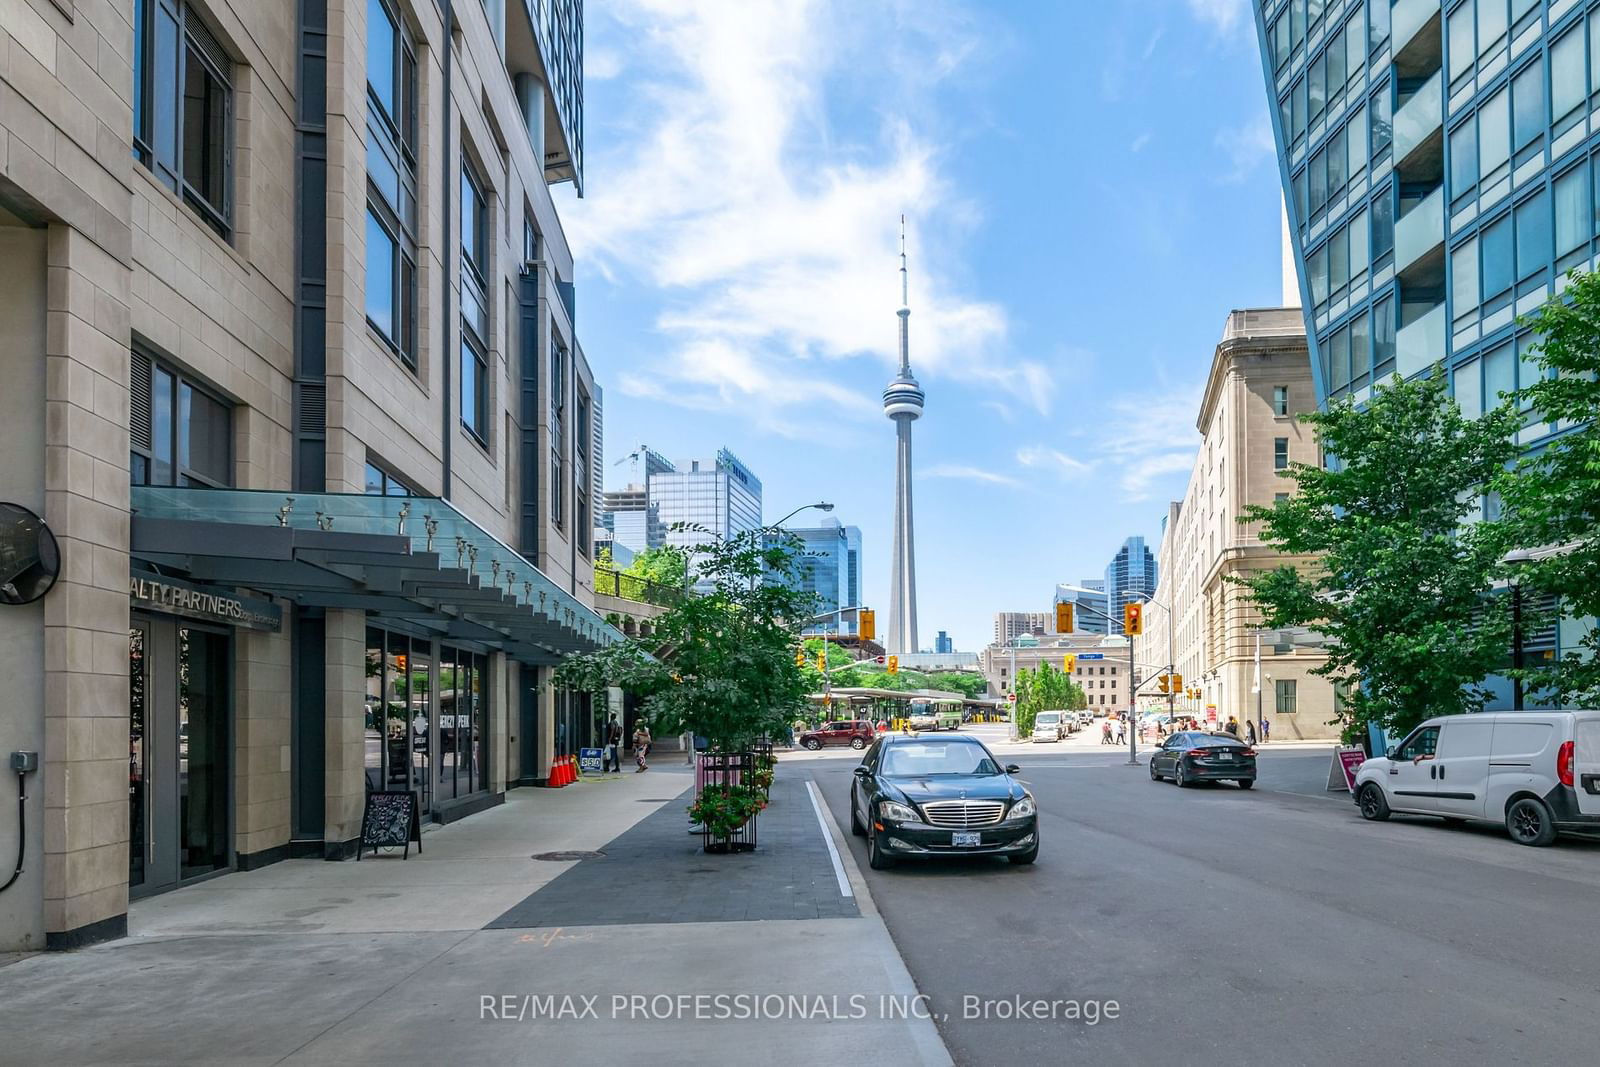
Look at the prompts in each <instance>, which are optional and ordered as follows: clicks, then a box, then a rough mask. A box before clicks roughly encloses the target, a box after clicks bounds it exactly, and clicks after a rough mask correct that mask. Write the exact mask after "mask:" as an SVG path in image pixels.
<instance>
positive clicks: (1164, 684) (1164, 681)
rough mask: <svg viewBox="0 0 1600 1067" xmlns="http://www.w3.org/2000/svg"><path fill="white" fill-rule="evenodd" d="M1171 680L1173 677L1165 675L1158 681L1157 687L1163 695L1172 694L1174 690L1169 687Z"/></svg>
mask: <svg viewBox="0 0 1600 1067" xmlns="http://www.w3.org/2000/svg"><path fill="white" fill-rule="evenodd" d="M1171 678H1172V675H1170V674H1163V675H1162V676H1161V677H1160V678H1157V679H1156V687H1157V688H1158V689H1160V690H1161V691H1162V692H1163V693H1170V692H1171V691H1172V690H1171V689H1169V688H1168V685H1169V681H1170V679H1171Z"/></svg>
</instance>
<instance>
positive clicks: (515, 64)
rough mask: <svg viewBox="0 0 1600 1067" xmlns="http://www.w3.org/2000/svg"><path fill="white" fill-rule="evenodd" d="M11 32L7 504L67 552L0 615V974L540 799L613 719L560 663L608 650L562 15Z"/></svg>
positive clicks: (265, 7) (571, 36) (93, 24)
mask: <svg viewBox="0 0 1600 1067" xmlns="http://www.w3.org/2000/svg"><path fill="white" fill-rule="evenodd" d="M0 12H3V13H4V16H5V17H4V18H0V338H3V342H0V367H3V369H4V372H5V380H6V388H5V389H3V390H0V450H3V452H4V455H5V456H6V457H7V462H6V463H5V464H4V465H3V466H0V501H8V502H13V503H16V504H19V505H21V506H23V507H25V508H27V509H29V510H31V511H33V512H34V513H36V514H37V515H39V516H41V517H42V518H43V519H44V521H45V522H46V523H47V524H48V526H49V527H50V529H51V530H52V531H53V533H54V536H55V538H56V540H57V543H58V545H59V555H60V576H59V580H58V581H57V583H56V585H55V587H54V588H53V589H52V590H51V591H50V592H49V593H47V594H46V595H45V596H43V597H42V598H41V599H39V600H37V601H35V602H33V603H30V604H26V605H16V606H0V682H3V684H4V688H5V691H6V693H7V696H8V701H9V708H8V713H7V714H6V715H4V716H0V751H4V752H11V751H14V750H15V751H27V752H37V753H39V754H40V756H41V761H40V762H41V769H40V771H39V772H38V773H37V774H36V775H33V776H30V778H29V779H28V780H27V784H26V788H27V794H28V806H27V814H26V820H27V824H26V827H27V847H26V853H25V855H24V873H23V875H22V878H21V879H20V880H19V881H18V883H17V885H15V886H13V887H12V889H11V890H10V891H9V892H7V893H5V894H3V895H0V950H7V949H30V948H39V947H45V946H50V947H71V946H73V945H78V944H83V943H87V942H90V941H94V940H100V939H104V938H108V937H115V936H118V935H120V934H121V933H122V931H123V930H125V928H126V915H127V911H128V906H129V901H130V899H137V898H138V897H139V896H141V895H144V894H147V893H151V892H158V891H160V890H162V889H164V888H168V887H170V886H173V885H179V884H184V883H186V882H188V881H190V880H192V879H195V878H199V877H211V876H214V875H215V874H216V873H218V872H224V871H228V870H233V869H248V868H251V867H255V866H259V865H262V864H265V863H271V862H275V861H277V860H280V859H283V858H286V857H290V856H318V857H327V858H344V857H348V856H350V855H353V854H354V851H355V842H356V840H357V838H358V837H359V836H360V834H361V822H362V814H363V809H364V806H365V799H366V796H367V795H368V794H369V793H372V792H375V791H380V790H394V791H409V792H411V793H412V794H413V795H415V796H416V797H417V801H418V805H419V808H420V813H421V818H422V819H423V820H424V821H447V820H450V819H454V818H460V817H463V816H466V815H470V814H472V813H473V812H475V811H478V810H481V809H483V808H484V807H487V806H491V805H493V804H495V803H497V802H498V801H499V800H500V799H502V798H503V796H504V793H505V791H506V790H507V789H508V788H512V787H515V786H517V785H532V784H538V783H540V782H542V781H543V780H544V779H545V778H546V777H547V776H548V773H549V767H550V763H551V760H552V759H553V758H554V757H556V756H557V755H559V754H562V753H565V752H569V751H571V750H572V749H573V748H575V747H576V746H577V745H579V744H581V743H583V742H584V740H585V739H586V738H588V737H591V736H592V734H593V731H594V729H595V723H594V721H593V720H594V718H595V716H596V715H597V714H599V709H595V708H591V707H589V705H588V701H587V700H586V699H585V698H580V697H578V696H576V695H574V694H568V693H562V692H557V691H555V690H553V689H552V688H551V686H549V685H548V684H546V683H547V682H548V679H549V671H550V669H551V668H552V667H553V666H554V665H556V664H557V663H559V662H560V660H561V658H562V657H563V656H565V655H567V654H569V653H571V652H572V651H574V650H577V649H581V648H587V647H593V646H595V645H596V644H600V643H605V642H610V641H614V640H617V639H618V638H619V637H620V635H619V634H618V632H617V631H616V630H615V629H614V628H613V627H611V626H609V625H607V624H606V623H605V622H604V620H603V619H601V618H600V617H599V616H598V615H596V614H595V612H594V611H593V610H592V604H593V592H592V588H591V587H592V573H593V571H592V565H591V561H590V553H591V551H592V545H591V538H592V529H593V526H594V516H593V508H594V503H595V502H594V500H593V497H594V491H595V489H594V487H595V486H596V485H597V484H598V479H597V478H596V471H597V469H598V467H599V463H600V459H599V455H598V440H599V434H598V426H599V399H600V390H599V387H598V385H597V384H596V382H595V380H594V376H593V373H592V372H591V370H590V368H589V364H588V362H587V360H586V359H585V356H584V353H583V349H582V346H581V344H580V343H579V341H578V338H577V336H576V332H575V325H574V312H575V301H574V299H573V289H572V278H573V263H572V255H571V251H570V249H569V248H568V246H567V243H566V238H565V236H564V234H563V233H562V229H561V223H560V219H559V218H558V217H557V213H556V208H555V203H554V201H553V200H552V197H551V193H550V188H549V187H550V185H551V183H554V182H565V181H572V182H575V183H579V184H580V188H581V180H582V84H581V69H582V8H581V0H549V2H541V3H538V4H529V3H525V2H524V0H489V2H487V3H483V4H479V3H472V4H467V3H455V4H452V3H449V2H443V3H436V2H434V0H299V2H285V3H255V2H245V0H5V2H4V3H0ZM10 788H12V787H11V785H10V783H9V782H8V783H7V784H6V785H5V786H4V787H3V789H4V790H7V791H8V790H9V789H10ZM0 808H3V809H4V810H6V811H8V812H9V811H10V810H12V800H11V798H10V797H9V795H8V794H7V793H6V792H0ZM16 833H17V828H16V827H14V826H12V825H11V824H10V821H9V819H7V820H6V821H5V822H4V823H0V854H3V855H6V856H9V855H10V854H11V850H12V848H13V846H14V845H15V844H16V840H17V839H16Z"/></svg>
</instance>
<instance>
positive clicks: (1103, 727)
mask: <svg viewBox="0 0 1600 1067" xmlns="http://www.w3.org/2000/svg"><path fill="white" fill-rule="evenodd" d="M1100 743H1101V744H1102V745H1109V744H1111V743H1112V742H1111V720H1110V719H1107V720H1106V721H1105V722H1103V723H1101V724H1100Z"/></svg>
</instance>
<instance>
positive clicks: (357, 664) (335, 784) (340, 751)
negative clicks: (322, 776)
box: [322, 610, 367, 859]
mask: <svg viewBox="0 0 1600 1067" xmlns="http://www.w3.org/2000/svg"><path fill="white" fill-rule="evenodd" d="M325 625H326V635H325V637H324V642H323V646H324V649H325V652H326V656H327V667H326V671H327V673H326V681H325V685H324V693H323V698H324V706H325V711H326V715H327V718H326V724H325V736H326V738H327V760H328V764H327V771H326V781H327V795H326V809H325V816H324V830H323V836H322V842H323V853H324V855H325V856H327V858H329V859H348V858H350V857H352V856H354V855H355V854H356V845H355V842H356V839H357V838H358V837H360V836H361V810H362V807H363V804H364V802H365V800H366V777H367V769H366V767H367V718H366V702H367V684H366V662H367V616H366V613H365V612H362V611H331V610H330V611H329V612H328V613H327V616H326V621H325Z"/></svg>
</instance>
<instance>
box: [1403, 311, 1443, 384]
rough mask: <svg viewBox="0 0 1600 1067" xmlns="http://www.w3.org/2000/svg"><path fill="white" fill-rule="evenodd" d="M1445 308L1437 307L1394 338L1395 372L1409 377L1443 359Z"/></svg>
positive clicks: (1404, 327) (1404, 328) (1405, 327)
mask: <svg viewBox="0 0 1600 1067" xmlns="http://www.w3.org/2000/svg"><path fill="white" fill-rule="evenodd" d="M1444 332H1445V321H1444V305H1443V304H1440V305H1439V306H1438V307H1435V308H1434V309H1433V310H1432V311H1430V312H1428V313H1427V314H1426V315H1424V316H1422V318H1420V319H1417V320H1416V321H1415V322H1413V323H1411V324H1410V325H1409V326H1402V327H1401V328H1400V332H1399V333H1397V334H1395V337H1394V350H1395V371H1396V372H1397V373H1398V374H1399V375H1400V377H1402V378H1410V377H1412V376H1413V375H1416V374H1420V373H1422V372H1423V371H1425V370H1427V369H1428V368H1429V367H1431V366H1433V364H1435V363H1437V362H1438V361H1439V360H1442V359H1444V355H1445V352H1444Z"/></svg>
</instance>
